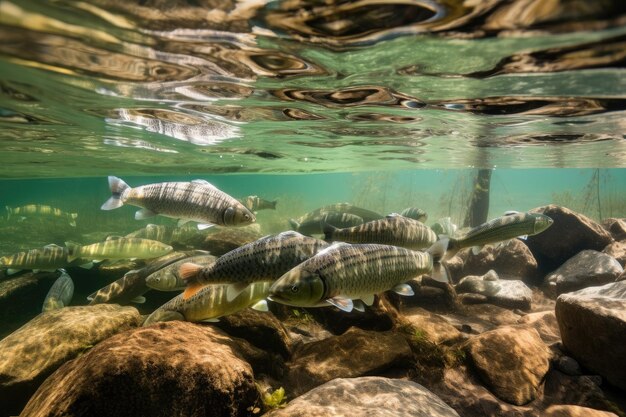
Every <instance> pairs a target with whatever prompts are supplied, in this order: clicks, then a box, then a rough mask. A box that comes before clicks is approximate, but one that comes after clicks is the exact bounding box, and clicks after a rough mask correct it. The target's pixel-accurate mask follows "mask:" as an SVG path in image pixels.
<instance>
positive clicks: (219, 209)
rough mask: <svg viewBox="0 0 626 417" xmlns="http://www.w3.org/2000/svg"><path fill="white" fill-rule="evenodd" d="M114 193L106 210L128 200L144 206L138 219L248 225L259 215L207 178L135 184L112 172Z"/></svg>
mask: <svg viewBox="0 0 626 417" xmlns="http://www.w3.org/2000/svg"><path fill="white" fill-rule="evenodd" d="M109 187H110V189H111V193H112V196H111V198H109V199H108V200H107V201H106V202H105V203H104V204H103V205H102V207H101V208H102V210H113V209H116V208H118V207H121V206H122V205H124V204H131V205H133V206H138V207H142V209H141V210H139V211H137V213H135V219H137V220H142V219H147V218H149V217H152V216H155V215H157V214H160V215H163V216H166V217H173V218H177V219H183V220H191V221H196V222H199V223H201V224H218V225H220V226H244V225H246V224H250V223H254V221H256V218H255V217H254V214H252V213H251V212H250V211H249V210H248V209H247V208H245V207H244V206H243V204H241V203H240V202H239V201H237V200H236V199H235V198H233V197H231V196H230V195H228V194H226V193H225V192H223V191H221V190H219V189H217V188H216V187H215V186H214V185H212V184H210V183H209V182H207V181H205V180H193V181H191V182H160V183H155V184H147V185H141V186H139V187H134V188H131V187H130V186H129V185H128V184H126V183H125V182H124V181H122V180H121V179H120V178H117V177H113V176H110V177H109Z"/></svg>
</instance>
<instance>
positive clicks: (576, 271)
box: [544, 250, 624, 295]
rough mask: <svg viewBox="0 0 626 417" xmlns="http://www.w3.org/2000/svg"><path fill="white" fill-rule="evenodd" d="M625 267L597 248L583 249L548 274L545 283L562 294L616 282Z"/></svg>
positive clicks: (553, 290)
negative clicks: (596, 249)
mask: <svg viewBox="0 0 626 417" xmlns="http://www.w3.org/2000/svg"><path fill="white" fill-rule="evenodd" d="M622 272H624V268H623V267H622V266H621V265H620V264H619V262H617V261H616V260H615V258H613V257H611V256H609V255H607V254H605V253H602V252H597V251H595V250H583V251H581V252H579V253H578V254H577V255H576V256H574V257H572V258H570V259H568V260H567V261H566V262H565V263H564V264H563V265H561V266H560V267H559V269H557V270H556V271H554V272H552V273H551V274H548V275H547V276H546V278H545V281H544V282H545V284H546V285H547V286H548V288H549V289H550V292H552V293H553V294H554V293H556V295H560V294H563V293H566V292H572V291H576V290H580V289H582V288H586V287H591V286H597V285H603V284H606V283H609V282H614V281H615V279H616V278H617V277H619V276H620V274H621V273H622Z"/></svg>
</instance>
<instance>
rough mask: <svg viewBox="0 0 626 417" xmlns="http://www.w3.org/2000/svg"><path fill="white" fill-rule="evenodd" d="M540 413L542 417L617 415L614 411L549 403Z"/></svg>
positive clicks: (606, 416)
mask: <svg viewBox="0 0 626 417" xmlns="http://www.w3.org/2000/svg"><path fill="white" fill-rule="evenodd" d="M542 415H543V417H617V414H615V413H611V412H608V411H600V410H594V409H593V408H588V407H580V406H578V405H551V406H550V407H548V408H547V409H546V411H544V414H542Z"/></svg>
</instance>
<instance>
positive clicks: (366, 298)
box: [361, 294, 374, 306]
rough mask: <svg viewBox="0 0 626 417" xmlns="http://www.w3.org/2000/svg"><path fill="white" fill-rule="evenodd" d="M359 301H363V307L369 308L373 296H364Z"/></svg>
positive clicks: (372, 301)
mask: <svg viewBox="0 0 626 417" xmlns="http://www.w3.org/2000/svg"><path fill="white" fill-rule="evenodd" d="M361 301H363V302H364V303H365V305H367V306H371V305H372V304H374V294H369V295H364V296H363V297H361Z"/></svg>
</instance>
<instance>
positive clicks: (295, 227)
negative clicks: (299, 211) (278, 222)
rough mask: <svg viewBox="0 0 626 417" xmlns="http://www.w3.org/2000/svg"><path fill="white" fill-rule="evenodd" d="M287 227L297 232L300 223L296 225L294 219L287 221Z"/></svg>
mask: <svg viewBox="0 0 626 417" xmlns="http://www.w3.org/2000/svg"><path fill="white" fill-rule="evenodd" d="M289 225H290V226H291V228H292V229H293V230H298V229H299V228H300V223H298V222H297V221H295V220H294V219H289Z"/></svg>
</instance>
